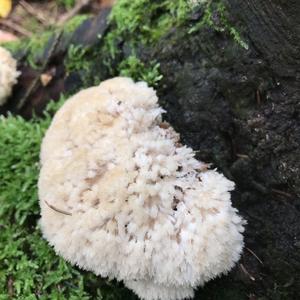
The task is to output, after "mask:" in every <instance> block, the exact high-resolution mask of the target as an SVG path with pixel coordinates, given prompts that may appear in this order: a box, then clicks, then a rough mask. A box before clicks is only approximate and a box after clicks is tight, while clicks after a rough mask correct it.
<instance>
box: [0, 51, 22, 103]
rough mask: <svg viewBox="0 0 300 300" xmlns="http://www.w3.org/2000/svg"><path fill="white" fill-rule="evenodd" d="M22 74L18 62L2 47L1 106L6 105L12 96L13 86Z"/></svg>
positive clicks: (0, 67)
mask: <svg viewBox="0 0 300 300" xmlns="http://www.w3.org/2000/svg"><path fill="white" fill-rule="evenodd" d="M19 75H20V72H18V71H17V62H16V60H15V59H14V58H13V57H12V56H11V54H10V52H9V51H7V50H6V49H5V48H3V47H0V106H1V105H3V104H5V103H6V101H7V98H8V97H9V96H10V95H11V92H12V88H13V86H14V85H15V84H16V83H17V78H18V76H19Z"/></svg>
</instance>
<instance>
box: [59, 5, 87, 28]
mask: <svg viewBox="0 0 300 300" xmlns="http://www.w3.org/2000/svg"><path fill="white" fill-rule="evenodd" d="M90 2H91V0H79V1H78V2H77V3H76V5H75V6H74V7H73V8H72V9H71V10H70V11H68V12H67V13H65V14H63V15H62V16H61V17H60V19H59V20H58V22H57V24H58V25H63V24H64V23H66V22H67V21H68V20H70V19H71V18H73V17H74V16H75V15H77V14H78V13H79V12H80V11H81V10H82V8H83V7H85V6H87V5H88V4H90Z"/></svg>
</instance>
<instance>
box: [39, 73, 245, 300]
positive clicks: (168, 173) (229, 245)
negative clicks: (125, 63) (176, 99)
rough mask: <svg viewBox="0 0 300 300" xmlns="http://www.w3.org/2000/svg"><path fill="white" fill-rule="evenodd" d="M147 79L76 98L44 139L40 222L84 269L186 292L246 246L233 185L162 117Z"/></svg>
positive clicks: (161, 292)
mask: <svg viewBox="0 0 300 300" xmlns="http://www.w3.org/2000/svg"><path fill="white" fill-rule="evenodd" d="M157 101H158V99H157V96H156V93H155V91H154V90H153V89H152V88H149V87H148V86H147V84H146V83H145V82H137V83H134V82H133V81H132V80H131V79H129V78H114V79H111V80H107V81H105V82H102V83H101V84H100V85H99V86H97V87H92V88H89V89H86V90H83V91H81V92H79V93H78V94H76V95H75V96H73V97H72V98H70V99H69V100H68V101H67V102H66V103H65V104H64V105H63V107H62V108H61V109H60V110H59V111H58V113H57V114H56V115H55V117H54V119H53V122H52V124H51V126H50V128H49V129H48V131H47V134H46V136H45V138H44V140H43V143H42V150H41V165H42V167H41V173H40V178H39V197H40V205H41V227H42V231H43V234H44V237H45V238H46V239H47V240H48V241H49V243H50V244H51V245H53V246H54V248H55V251H56V252H57V253H58V254H59V255H61V256H63V257H64V258H65V259H67V260H68V261H70V262H71V263H73V264H76V265H78V266H79V267H81V268H83V269H86V270H91V271H93V272H94V273H96V274H97V275H101V276H103V277H109V278H116V279H117V280H123V281H124V283H125V285H126V286H127V287H129V288H130V289H132V290H133V291H134V292H135V293H136V294H137V295H138V296H139V297H140V298H142V299H146V300H148V299H149V300H150V299H183V298H186V297H192V296H193V293H194V288H195V287H197V286H198V285H203V284H204V283H205V282H206V281H208V280H210V279H212V278H215V277H216V276H218V275H220V274H222V273H227V272H228V271H229V270H230V269H231V268H232V267H233V266H234V264H235V263H236V262H237V261H238V259H239V257H240V254H241V251H242V248H243V236H242V234H241V232H243V224H244V221H243V220H242V219H241V218H240V217H239V216H238V214H237V210H236V209H234V208H232V206H231V201H230V193H229V191H231V190H233V188H234V183H233V182H231V181H229V180H228V179H226V178H225V177H224V176H223V175H222V174H220V173H218V172H217V171H216V170H208V168H207V165H206V164H204V163H202V162H199V161H197V160H196V159H195V158H194V153H193V150H192V149H190V148H188V147H186V146H182V145H181V144H180V143H179V135H178V134H177V133H176V132H175V131H174V129H173V128H172V127H170V126H169V125H168V124H166V123H163V122H162V118H161V114H162V113H163V112H164V111H163V109H162V108H160V107H159V105H158V103H157Z"/></svg>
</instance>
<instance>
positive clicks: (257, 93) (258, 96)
mask: <svg viewBox="0 0 300 300" xmlns="http://www.w3.org/2000/svg"><path fill="white" fill-rule="evenodd" d="M256 102H257V104H258V105H260V104H261V96H260V92H259V90H256Z"/></svg>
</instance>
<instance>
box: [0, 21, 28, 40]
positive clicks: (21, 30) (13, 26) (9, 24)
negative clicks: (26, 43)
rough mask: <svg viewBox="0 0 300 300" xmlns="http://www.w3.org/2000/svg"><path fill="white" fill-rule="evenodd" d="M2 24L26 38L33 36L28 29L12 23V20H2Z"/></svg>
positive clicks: (0, 22)
mask: <svg viewBox="0 0 300 300" xmlns="http://www.w3.org/2000/svg"><path fill="white" fill-rule="evenodd" d="M0 24H2V25H3V26H6V27H8V28H10V29H12V30H14V31H16V32H18V33H20V34H22V35H24V36H26V37H31V36H32V33H31V32H29V31H27V30H26V29H24V28H23V27H22V26H20V25H19V24H17V23H15V22H13V21H11V20H3V19H1V20H0Z"/></svg>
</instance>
